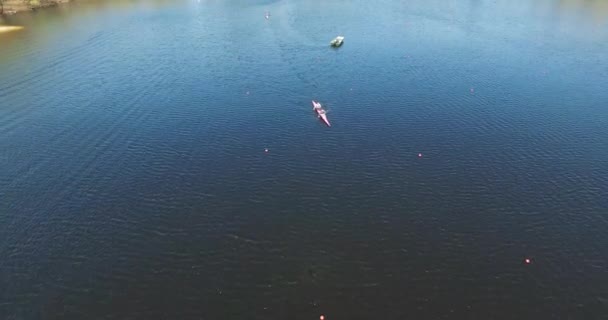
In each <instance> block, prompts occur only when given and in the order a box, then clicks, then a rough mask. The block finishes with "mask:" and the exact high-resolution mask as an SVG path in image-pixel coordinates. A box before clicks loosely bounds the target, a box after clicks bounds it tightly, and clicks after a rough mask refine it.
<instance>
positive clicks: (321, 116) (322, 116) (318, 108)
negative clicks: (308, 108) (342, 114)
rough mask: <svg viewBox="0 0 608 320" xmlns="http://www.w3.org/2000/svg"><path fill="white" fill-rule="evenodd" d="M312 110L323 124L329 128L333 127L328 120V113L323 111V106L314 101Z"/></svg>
mask: <svg viewBox="0 0 608 320" xmlns="http://www.w3.org/2000/svg"><path fill="white" fill-rule="evenodd" d="M312 109H313V110H314V111H315V112H316V113H317V117H319V119H321V120H323V122H325V124H326V125H327V126H328V127H331V124H330V123H329V120H328V119H327V112H326V111H325V110H323V106H321V104H320V103H318V102H316V101H314V100H313V101H312Z"/></svg>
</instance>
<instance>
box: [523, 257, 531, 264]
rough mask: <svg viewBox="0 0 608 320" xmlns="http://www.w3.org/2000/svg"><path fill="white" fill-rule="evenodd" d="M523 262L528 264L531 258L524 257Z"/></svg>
mask: <svg viewBox="0 0 608 320" xmlns="http://www.w3.org/2000/svg"><path fill="white" fill-rule="evenodd" d="M524 262H525V263H526V264H530V263H532V260H530V258H526V259H524Z"/></svg>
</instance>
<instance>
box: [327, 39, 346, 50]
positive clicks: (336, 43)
mask: <svg viewBox="0 0 608 320" xmlns="http://www.w3.org/2000/svg"><path fill="white" fill-rule="evenodd" d="M342 43H344V37H343V36H337V37H335V38H334V39H333V40H331V42H330V43H329V44H330V45H331V46H332V47H335V48H337V47H339V46H341V45H342Z"/></svg>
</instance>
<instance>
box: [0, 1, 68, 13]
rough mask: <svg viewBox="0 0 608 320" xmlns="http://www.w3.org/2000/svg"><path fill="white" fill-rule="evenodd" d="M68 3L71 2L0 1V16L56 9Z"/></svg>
mask: <svg viewBox="0 0 608 320" xmlns="http://www.w3.org/2000/svg"><path fill="white" fill-rule="evenodd" d="M67 2H70V0H0V16H10V15H13V14H16V13H19V12H27V11H34V10H36V9H39V8H46V7H54V6H56V5H59V4H62V3H67Z"/></svg>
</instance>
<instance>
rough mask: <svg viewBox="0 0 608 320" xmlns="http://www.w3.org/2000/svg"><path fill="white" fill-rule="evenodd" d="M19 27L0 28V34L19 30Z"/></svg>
mask: <svg viewBox="0 0 608 320" xmlns="http://www.w3.org/2000/svg"><path fill="white" fill-rule="evenodd" d="M21 29H23V27H20V26H0V33H3V32H10V31H17V30H21Z"/></svg>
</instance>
